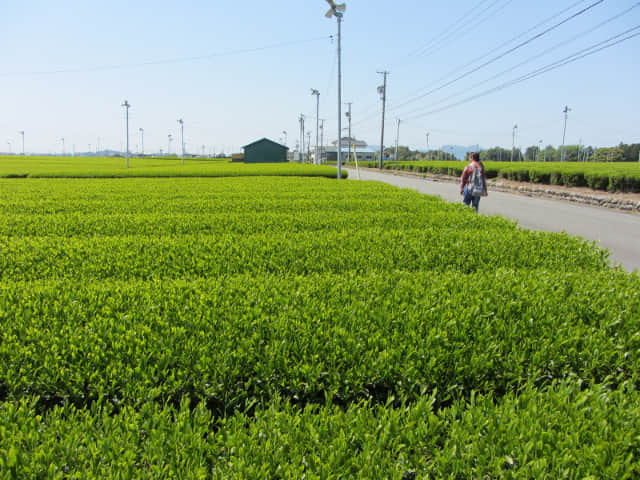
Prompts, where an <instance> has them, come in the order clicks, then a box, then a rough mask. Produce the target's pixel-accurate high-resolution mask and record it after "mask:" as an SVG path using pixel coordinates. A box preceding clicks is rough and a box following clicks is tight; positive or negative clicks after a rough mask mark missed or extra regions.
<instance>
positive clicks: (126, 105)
mask: <svg viewBox="0 0 640 480" xmlns="http://www.w3.org/2000/svg"><path fill="white" fill-rule="evenodd" d="M121 106H122V107H124V108H125V110H126V112H127V168H129V108H130V107H131V105H130V104H129V102H127V101H126V100H125V101H124V103H123V104H122V105H121Z"/></svg>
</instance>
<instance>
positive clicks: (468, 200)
mask: <svg viewBox="0 0 640 480" xmlns="http://www.w3.org/2000/svg"><path fill="white" fill-rule="evenodd" d="M460 195H462V202H463V203H464V204H465V205H467V206H472V207H473V208H475V209H476V212H477V211H478V206H479V205H480V197H486V196H487V174H486V173H485V171H484V165H483V164H482V162H481V161H480V154H479V153H478V152H472V153H470V154H469V164H468V165H467V166H466V167H464V170H463V172H462V178H461V181H460Z"/></svg>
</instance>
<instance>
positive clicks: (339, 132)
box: [335, 12, 342, 180]
mask: <svg viewBox="0 0 640 480" xmlns="http://www.w3.org/2000/svg"><path fill="white" fill-rule="evenodd" d="M335 16H336V18H337V19H338V180H339V179H341V178H342V58H341V54H342V48H341V46H342V45H341V26H340V24H341V23H342V12H335Z"/></svg>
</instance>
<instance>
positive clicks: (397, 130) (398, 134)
mask: <svg viewBox="0 0 640 480" xmlns="http://www.w3.org/2000/svg"><path fill="white" fill-rule="evenodd" d="M398 137H400V119H398V128H397V129H396V158H395V160H396V162H397V161H398Z"/></svg>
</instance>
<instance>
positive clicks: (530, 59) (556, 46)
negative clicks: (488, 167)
mask: <svg viewBox="0 0 640 480" xmlns="http://www.w3.org/2000/svg"><path fill="white" fill-rule="evenodd" d="M639 6H640V2H637V3H635V4H634V5H632V6H631V7H630V8H628V9H626V10H624V11H622V12H620V13H618V14H617V15H614V16H613V17H610V18H608V19H606V20H604V21H603V22H600V23H599V24H597V25H595V26H593V27H590V28H588V29H586V30H584V31H582V32H581V33H579V34H577V35H574V36H573V37H571V38H569V39H568V40H565V41H564V42H561V43H559V44H557V45H554V46H553V47H551V48H548V49H546V50H544V51H543V52H541V53H539V54H537V55H534V56H532V57H529V58H528V59H526V60H524V61H522V62H520V63H518V64H516V65H514V66H512V67H510V68H508V69H506V70H503V71H501V72H500V73H497V74H495V75H492V76H491V77H489V78H486V79H485V80H482V81H480V82H477V83H475V84H473V85H471V86H470V87H467V88H465V89H464V90H461V91H458V92H456V93H454V94H452V95H449V96H448V97H445V98H443V99H441V100H439V101H438V102H435V103H433V104H431V105H430V106H429V107H424V106H423V107H420V108H417V109H414V110H410V111H408V112H405V113H404V115H410V114H412V113H416V112H419V111H423V110H425V108H433V107H434V106H436V105H438V104H441V103H444V102H446V101H447V100H450V99H451V98H455V97H457V96H459V95H461V94H464V93H467V92H468V91H469V90H471V89H474V88H476V87H479V86H480V85H484V84H485V83H488V82H490V81H491V80H495V79H496V78H499V77H502V76H503V75H505V74H507V73H510V72H512V71H513V70H515V69H517V68H519V67H521V66H523V65H525V64H527V63H531V62H532V61H533V60H537V59H538V58H540V57H543V56H545V55H546V54H548V53H550V52H552V51H554V50H557V49H558V48H560V47H563V46H565V45H567V44H569V43H571V42H573V41H575V40H577V39H578V38H581V37H584V36H585V35H589V34H591V33H593V32H594V31H596V30H597V29H599V28H601V27H603V26H604V25H606V24H608V23H611V22H612V21H614V20H617V19H618V18H620V17H622V16H624V15H626V14H628V13H629V12H630V11H631V10H633V9H635V8H637V7H639Z"/></svg>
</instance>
